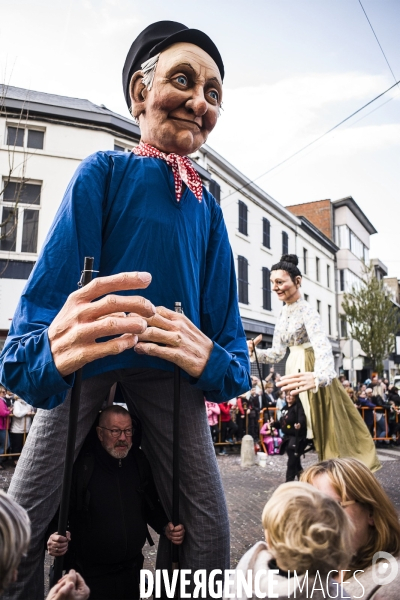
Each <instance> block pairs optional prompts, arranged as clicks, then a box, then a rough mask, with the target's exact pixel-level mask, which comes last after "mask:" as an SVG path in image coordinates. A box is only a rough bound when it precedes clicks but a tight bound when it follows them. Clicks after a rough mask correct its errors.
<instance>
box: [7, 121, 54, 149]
mask: <svg viewBox="0 0 400 600" xmlns="http://www.w3.org/2000/svg"><path fill="white" fill-rule="evenodd" d="M6 127H7V137H6V140H7V146H13V147H14V148H29V149H32V150H43V147H44V134H45V130H44V129H36V128H33V129H32V128H31V127H26V126H25V125H22V124H20V123H15V124H14V123H9V124H7V126H6Z"/></svg>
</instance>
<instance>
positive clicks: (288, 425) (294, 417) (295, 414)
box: [280, 398, 307, 438]
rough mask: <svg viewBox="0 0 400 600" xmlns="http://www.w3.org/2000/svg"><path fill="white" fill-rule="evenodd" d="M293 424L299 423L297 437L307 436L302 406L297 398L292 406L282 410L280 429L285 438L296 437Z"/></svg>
mask: <svg viewBox="0 0 400 600" xmlns="http://www.w3.org/2000/svg"><path fill="white" fill-rule="evenodd" d="M295 423H300V426H301V427H300V429H298V430H297V431H298V432H299V433H298V437H300V438H305V437H306V435H307V420H306V415H305V413H304V408H303V405H302V403H301V401H300V399H299V398H297V399H296V401H295V402H294V404H292V406H288V407H287V408H286V409H283V410H282V416H281V419H280V424H281V429H282V432H283V434H284V435H285V436H292V435H296V429H295V428H294V425H295Z"/></svg>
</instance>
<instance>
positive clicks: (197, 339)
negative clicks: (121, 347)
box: [135, 306, 213, 378]
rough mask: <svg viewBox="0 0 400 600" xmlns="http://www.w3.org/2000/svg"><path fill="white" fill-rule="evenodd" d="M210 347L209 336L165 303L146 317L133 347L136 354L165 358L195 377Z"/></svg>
mask: <svg viewBox="0 0 400 600" xmlns="http://www.w3.org/2000/svg"><path fill="white" fill-rule="evenodd" d="M158 344H164V345H163V346H159V345H158ZM212 349H213V343H212V341H211V340H210V338H208V337H207V336H206V335H205V334H204V333H203V332H201V331H200V329H198V328H197V327H196V326H195V325H193V323H192V322H191V321H190V320H189V319H188V318H187V317H185V315H183V314H180V313H177V312H174V311H173V310H169V309H168V308H165V307H164V306H158V307H157V308H156V314H155V315H154V317H151V318H150V319H147V329H146V331H145V332H144V333H142V334H140V335H139V342H138V344H137V345H136V346H135V352H137V353H138V354H148V355H149V356H158V358H164V359H165V360H168V361H170V362H172V363H174V364H176V365H178V367H181V368H182V369H183V370H184V371H186V373H188V374H189V375H191V376H192V377H196V378H198V377H200V376H201V374H202V373H203V371H204V369H205V366H206V364H207V362H208V359H209V358H210V355H211V352H212Z"/></svg>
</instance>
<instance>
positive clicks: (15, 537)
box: [0, 491, 89, 600]
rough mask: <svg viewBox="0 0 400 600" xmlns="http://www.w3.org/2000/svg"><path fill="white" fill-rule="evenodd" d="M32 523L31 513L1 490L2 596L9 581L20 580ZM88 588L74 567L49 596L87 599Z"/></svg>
mask: <svg viewBox="0 0 400 600" xmlns="http://www.w3.org/2000/svg"><path fill="white" fill-rule="evenodd" d="M30 539H31V523H30V521H29V517H28V513H27V512H26V510H25V509H23V508H22V507H21V506H20V505H19V504H17V503H16V502H15V500H13V499H12V498H11V497H10V496H7V494H5V493H4V492H2V491H0V597H1V596H2V595H3V592H4V590H5V589H6V588H7V586H9V585H10V583H13V582H15V581H17V577H18V567H19V563H20V561H21V558H22V555H23V554H25V552H27V551H28V547H29V541H30ZM87 598H89V588H88V587H87V585H86V584H85V582H84V580H83V579H82V577H81V576H80V575H79V574H78V573H76V572H75V571H74V570H72V569H71V571H70V572H69V573H67V574H66V575H64V577H63V578H62V579H60V581H59V582H58V583H57V584H56V585H55V586H54V587H52V588H51V590H50V593H49V595H48V596H47V600H87Z"/></svg>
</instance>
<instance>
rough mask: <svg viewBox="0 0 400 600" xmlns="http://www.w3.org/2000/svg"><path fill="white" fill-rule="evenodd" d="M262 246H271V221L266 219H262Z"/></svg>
mask: <svg viewBox="0 0 400 600" xmlns="http://www.w3.org/2000/svg"><path fill="white" fill-rule="evenodd" d="M263 246H265V247H266V248H271V223H270V222H269V221H268V219H265V218H264V219H263Z"/></svg>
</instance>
